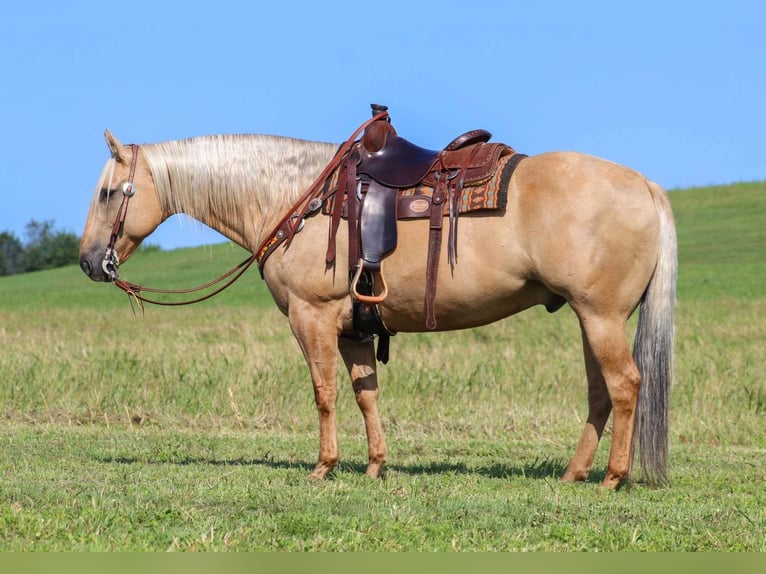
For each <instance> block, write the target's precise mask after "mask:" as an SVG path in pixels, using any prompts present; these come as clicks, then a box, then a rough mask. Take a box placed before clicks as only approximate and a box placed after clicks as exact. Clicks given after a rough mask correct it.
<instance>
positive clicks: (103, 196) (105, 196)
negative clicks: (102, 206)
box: [99, 187, 114, 201]
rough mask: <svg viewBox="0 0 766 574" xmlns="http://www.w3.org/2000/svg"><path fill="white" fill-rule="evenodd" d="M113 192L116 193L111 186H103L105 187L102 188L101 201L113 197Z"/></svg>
mask: <svg viewBox="0 0 766 574" xmlns="http://www.w3.org/2000/svg"><path fill="white" fill-rule="evenodd" d="M113 193H114V190H113V189H110V188H108V187H105V188H103V189H102V190H101V194H100V196H99V198H100V199H101V201H106V200H108V199H109V198H110V197H112V194H113Z"/></svg>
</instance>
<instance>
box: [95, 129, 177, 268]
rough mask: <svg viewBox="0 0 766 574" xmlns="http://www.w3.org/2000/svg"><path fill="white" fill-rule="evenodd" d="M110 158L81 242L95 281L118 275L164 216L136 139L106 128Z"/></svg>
mask: <svg viewBox="0 0 766 574" xmlns="http://www.w3.org/2000/svg"><path fill="white" fill-rule="evenodd" d="M105 136H106V143H107V145H108V146H109V150H110V151H111V153H112V157H111V158H110V159H109V160H108V161H107V162H106V165H105V166H104V169H103V171H102V173H101V178H100V179H99V182H98V185H97V186H96V191H95V193H94V196H93V200H92V202H91V206H90V211H89V213H88V219H87V220H86V222H85V229H84V231H83V234H82V240H81V242H80V267H81V268H82V270H83V271H84V272H85V274H86V275H87V276H88V277H90V278H91V279H93V280H94V281H113V280H114V279H116V278H117V267H118V266H119V264H120V262H125V261H126V260H127V259H128V258H129V257H130V256H131V254H132V253H133V252H134V251H135V250H136V248H137V247H138V246H139V245H140V244H141V241H142V240H143V239H144V238H145V237H146V236H147V235H149V234H150V233H152V231H154V230H155V229H156V228H157V226H158V225H159V224H160V223H161V222H162V220H163V213H162V209H161V206H160V202H159V199H158V197H157V192H156V191H155V188H154V180H153V179H152V175H151V172H150V170H149V165H148V164H147V162H146V158H145V157H144V155H143V153H142V152H141V150H140V148H139V147H138V146H136V145H129V146H124V145H122V144H121V143H120V142H119V141H118V140H117V138H115V137H114V136H113V135H112V133H111V132H110V131H109V130H107V131H106V132H105Z"/></svg>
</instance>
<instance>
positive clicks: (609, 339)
mask: <svg viewBox="0 0 766 574" xmlns="http://www.w3.org/2000/svg"><path fill="white" fill-rule="evenodd" d="M580 323H581V325H582V329H583V332H584V337H583V339H584V340H586V344H585V348H586V364H588V369H589V373H588V375H589V376H588V381H589V383H588V384H589V392H590V393H593V394H591V395H590V396H589V402H590V404H591V412H590V413H589V420H588V423H587V424H586V427H585V430H584V431H583V438H582V439H581V444H580V447H578V451H577V452H576V453H575V456H574V458H573V459H572V462H571V463H570V468H571V470H572V475H570V477H571V478H579V477H580V476H581V472H582V469H583V468H584V467H585V466H589V462H590V461H592V459H593V452H595V445H596V443H597V439H598V435H599V430H603V425H604V423H605V422H606V416H608V409H607V407H606V397H604V396H603V395H604V393H603V389H602V388H601V386H600V383H599V380H600V379H601V380H603V381H604V384H605V386H606V390H607V392H608V395H609V396H608V399H609V402H611V405H612V412H613V414H612V417H613V422H612V447H611V450H610V453H609V464H608V466H607V472H606V476H605V477H604V481H603V483H602V484H603V486H605V487H608V488H617V486H619V484H620V482H622V480H624V479H625V478H627V477H628V475H629V473H630V462H631V453H632V448H631V446H632V440H633V424H634V421H635V415H636V404H637V401H638V387H639V384H640V381H641V378H640V375H639V373H638V369H637V368H636V364H635V363H634V362H633V356H632V354H631V352H630V347H629V345H628V340H627V337H626V336H625V320H624V319H622V318H602V317H594V316H590V317H582V316H581V317H580ZM595 371H598V372H600V377H599V376H597V374H596V373H595ZM591 372H593V374H591ZM594 391H595V393H594ZM591 414H592V415H593V419H591V418H590V417H591ZM590 425H592V428H590ZM586 463H588V464H587V465H586ZM569 470H570V469H567V473H569ZM578 473H580V474H579V475H578ZM564 476H565V477H567V474H565V475H564Z"/></svg>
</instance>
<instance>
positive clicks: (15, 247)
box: [0, 231, 24, 275]
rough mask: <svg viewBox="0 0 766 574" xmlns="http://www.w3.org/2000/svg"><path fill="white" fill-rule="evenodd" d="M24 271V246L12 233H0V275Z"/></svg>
mask: <svg viewBox="0 0 766 574" xmlns="http://www.w3.org/2000/svg"><path fill="white" fill-rule="evenodd" d="M23 270H24V246H23V245H22V244H21V241H19V238H18V237H16V236H15V235H14V234H13V233H11V232H9V231H3V232H0V275H14V274H15V273H21V272H22V271H23Z"/></svg>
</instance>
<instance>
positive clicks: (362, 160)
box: [323, 104, 526, 362]
mask: <svg viewBox="0 0 766 574" xmlns="http://www.w3.org/2000/svg"><path fill="white" fill-rule="evenodd" d="M386 109H387V108H386V107H385V106H380V105H377V104H373V106H372V112H373V116H375V115H376V114H380V113H381V112H384V111H385V110H386ZM490 138H491V134H490V133H489V132H488V131H486V130H482V129H478V130H472V131H469V132H466V133H464V134H462V135H460V136H458V137H457V138H455V139H454V140H453V141H452V142H450V143H449V145H447V146H446V147H445V148H444V149H442V150H440V151H433V150H428V149H425V148H422V147H419V146H417V145H415V144H413V143H411V142H409V141H408V140H406V139H404V138H402V137H400V136H399V135H397V133H396V130H395V129H394V128H393V126H392V125H391V123H390V119H389V117H388V115H387V114H385V115H384V118H382V119H380V120H377V121H374V122H372V123H371V124H370V125H368V126H367V128H366V129H365V132H364V135H363V137H362V138H361V139H360V140H359V141H358V142H357V144H356V145H355V146H354V148H353V149H352V151H351V152H350V153H349V154H348V156H347V157H346V158H345V160H344V161H343V162H342V163H341V166H340V169H339V171H338V176H337V184H336V189H335V193H333V194H332V197H331V198H329V199H328V200H327V201H325V202H324V206H323V209H324V211H325V213H327V214H329V215H330V216H331V224H330V239H329V242H328V248H327V255H326V260H327V264H328V265H332V264H333V263H334V261H335V237H336V233H337V230H338V227H339V223H340V220H341V218H344V219H347V221H348V233H349V254H348V255H349V270H350V292H351V295H352V298H353V300H354V327H355V330H356V331H357V332H358V333H359V334H360V335H362V336H374V335H378V336H379V338H380V339H379V345H378V360H380V361H381V362H386V361H387V359H388V339H389V337H390V336H391V335H393V333H392V332H390V331H389V330H388V329H387V328H386V327H385V326H384V325H383V322H382V320H381V318H380V314H379V312H378V307H377V305H378V304H379V303H381V302H383V301H384V300H385V298H386V295H387V294H388V286H387V284H386V281H385V277H384V274H383V273H382V269H381V264H382V261H383V259H384V258H385V256H386V255H388V254H390V253H391V252H392V251H394V249H395V248H396V246H397V235H398V233H397V220H398V219H411V218H428V219H429V223H430V224H429V239H428V254H427V268H426V295H425V308H426V327H427V328H428V329H435V328H436V314H435V298H436V278H437V274H438V269H439V258H440V253H441V243H442V232H443V221H444V220H445V218H447V219H448V222H449V223H448V251H447V252H448V261H449V264H450V267H451V268H452V269H453V270H454V267H455V264H456V262H457V225H458V217H459V214H460V213H464V212H467V211H475V210H480V209H503V208H504V207H505V201H506V192H507V184H508V182H509V181H510V178H511V175H512V173H513V171H514V169H515V168H516V166H517V165H518V163H519V162H520V161H521V160H522V159H523V158H524V157H526V155H524V154H519V153H516V152H515V150H514V149H513V148H511V147H510V146H507V145H505V144H502V143H488V142H489V139H490Z"/></svg>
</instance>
